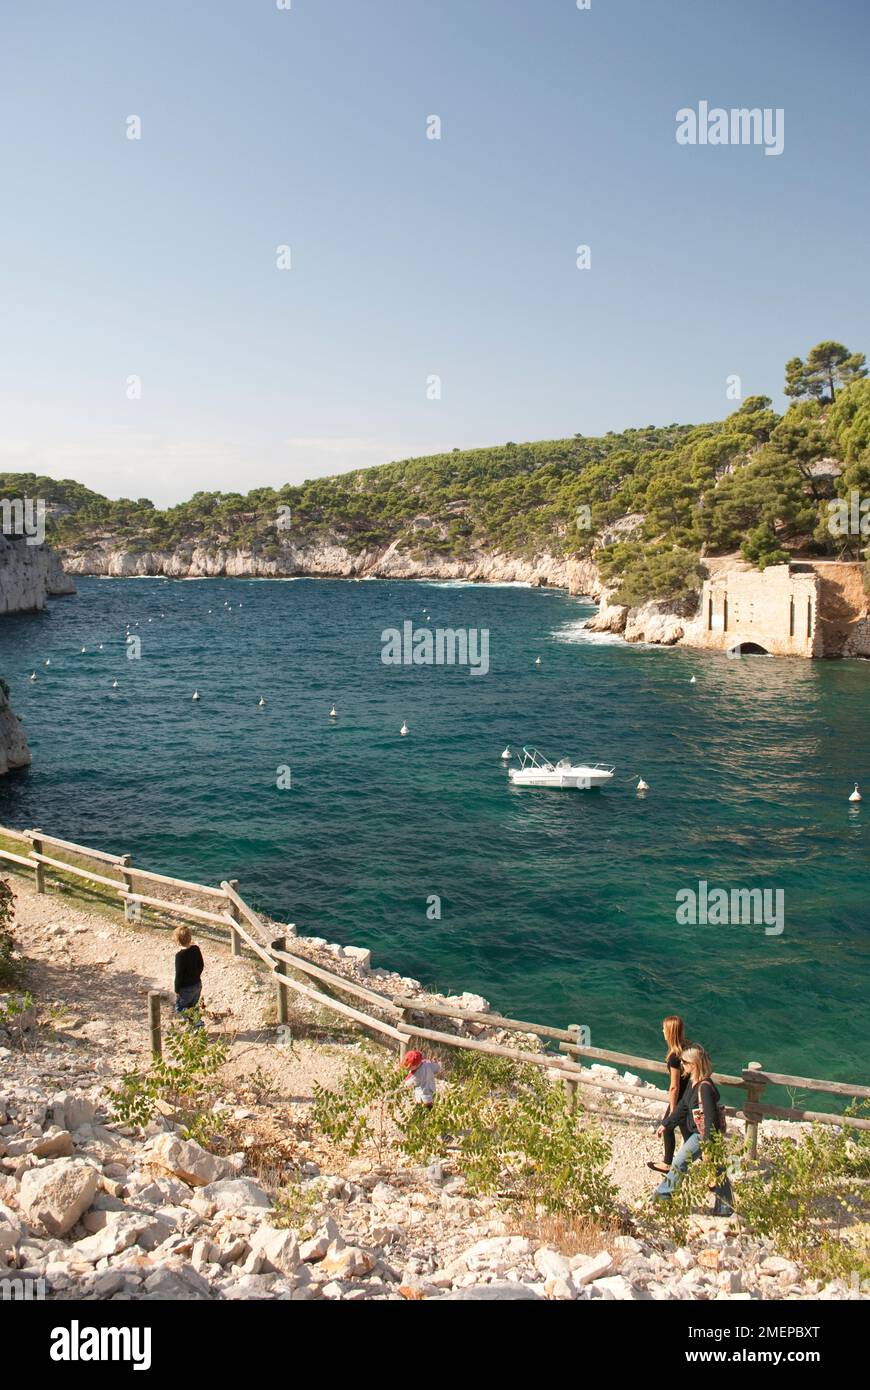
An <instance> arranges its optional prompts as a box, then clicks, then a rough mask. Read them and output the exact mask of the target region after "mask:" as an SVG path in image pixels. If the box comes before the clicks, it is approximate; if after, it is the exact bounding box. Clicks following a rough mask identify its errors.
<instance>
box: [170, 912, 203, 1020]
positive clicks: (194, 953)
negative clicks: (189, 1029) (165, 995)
mask: <svg viewBox="0 0 870 1390" xmlns="http://www.w3.org/2000/svg"><path fill="white" fill-rule="evenodd" d="M175 941H176V944H177V945H178V946H180V947H181V949H180V950H179V951H177V952H176V954H175V1012H176V1013H177V1014H183V1013H184V1012H185V1010H186V1009H195V1008H196V1006H197V1004H198V1003H199V1000H200V996H201V994H202V972H203V970H204V968H205V962H204V961H203V958H202V951H201V950H200V949H199V947H198V946H197V945H196V943H195V942H194V940H193V936H192V935H191V931H190V927H176V929H175Z"/></svg>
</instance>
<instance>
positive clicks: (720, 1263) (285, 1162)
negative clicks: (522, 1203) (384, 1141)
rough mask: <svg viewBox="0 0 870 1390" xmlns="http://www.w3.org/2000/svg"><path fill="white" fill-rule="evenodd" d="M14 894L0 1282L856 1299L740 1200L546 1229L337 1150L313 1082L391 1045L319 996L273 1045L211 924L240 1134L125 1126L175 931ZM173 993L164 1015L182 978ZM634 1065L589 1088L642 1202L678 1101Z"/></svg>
mask: <svg viewBox="0 0 870 1390" xmlns="http://www.w3.org/2000/svg"><path fill="white" fill-rule="evenodd" d="M16 890H17V892H18V928H17V933H18V938H19V941H20V943H21V946H22V949H23V953H24V955H25V956H26V958H27V961H28V978H27V986H28V988H29V989H30V990H31V992H32V993H33V995H34V998H35V999H36V1001H37V1009H36V1014H37V1017H34V1018H25V1019H24V1020H19V1023H15V1022H13V1024H12V1025H11V1026H10V1027H9V1028H8V1029H7V1030H6V1032H5V1034H4V1033H3V1031H2V1030H0V1068H2V1070H0V1281H2V1279H3V1278H4V1277H5V1278H6V1279H7V1280H12V1281H15V1280H19V1281H22V1284H21V1287H22V1288H23V1287H24V1286H25V1285H24V1281H34V1287H35V1288H36V1293H35V1294H33V1295H32V1296H39V1292H40V1291H43V1292H44V1293H45V1296H47V1297H54V1298H58V1299H68V1298H83V1297H84V1298H96V1299H131V1298H135V1299H139V1298H145V1299H149V1298H154V1299H163V1298H172V1299H178V1298H181V1299H215V1298H219V1299H237V1298H269V1299H296V1300H300V1299H312V1298H325V1299H345V1300H352V1301H355V1300H359V1299H393V1300H397V1299H406V1300H407V1299H410V1300H418V1299H433V1298H434V1299H510V1298H527V1299H535V1298H539V1299H541V1298H542V1299H557V1300H564V1299H577V1300H589V1299H602V1298H603V1299H614V1298H615V1299H668V1298H678V1299H695V1298H700V1299H711V1298H714V1299H758V1298H786V1297H787V1298H798V1299H799V1298H820V1297H821V1298H843V1297H847V1296H857V1295H856V1294H854V1293H852V1294H850V1291H849V1290H848V1289H847V1288H846V1287H845V1286H844V1285H840V1284H831V1285H828V1286H827V1287H825V1288H822V1287H821V1286H820V1285H819V1284H818V1282H814V1281H808V1280H805V1279H803V1278H802V1277H801V1275H800V1272H799V1270H798V1269H797V1268H796V1266H795V1265H793V1264H791V1263H790V1262H789V1261H787V1260H784V1259H782V1258H781V1257H779V1256H778V1255H776V1254H774V1253H773V1252H772V1250H771V1248H770V1247H769V1246H768V1245H766V1244H765V1243H764V1242H763V1241H759V1240H756V1239H754V1238H750V1237H749V1236H747V1235H746V1234H745V1233H744V1232H743V1231H742V1230H741V1226H740V1222H739V1220H738V1219H737V1218H727V1219H726V1218H716V1217H711V1216H706V1215H703V1214H699V1215H697V1216H695V1217H693V1219H692V1226H691V1230H690V1235H689V1239H688V1242H687V1244H686V1245H685V1246H682V1247H678V1248H677V1247H674V1246H673V1245H671V1244H669V1243H668V1242H667V1241H664V1240H658V1239H657V1240H656V1241H655V1242H650V1241H646V1240H644V1241H641V1240H638V1239H636V1238H635V1237H634V1236H632V1235H628V1234H624V1233H623V1234H619V1233H618V1232H617V1231H616V1230H614V1231H612V1232H602V1231H597V1230H594V1229H589V1230H581V1229H577V1228H576V1227H575V1228H572V1227H571V1226H570V1225H568V1226H564V1227H559V1226H558V1225H556V1224H554V1223H550V1224H548V1223H547V1222H533V1223H532V1224H531V1225H529V1224H528V1223H523V1222H520V1221H518V1219H517V1218H516V1216H514V1215H513V1214H512V1213H511V1212H510V1210H509V1209H508V1208H506V1207H505V1206H504V1205H503V1204H500V1203H499V1202H498V1201H497V1200H496V1199H494V1198H483V1199H482V1198H479V1197H473V1196H471V1195H469V1194H468V1193H467V1192H466V1190H465V1183H464V1180H463V1178H462V1177H461V1175H459V1174H458V1173H457V1172H456V1171H455V1170H454V1169H453V1168H452V1166H451V1162H450V1157H449V1154H446V1155H445V1158H444V1160H443V1161H439V1162H436V1163H433V1164H432V1165H431V1166H430V1167H428V1168H420V1167H409V1166H407V1165H405V1164H403V1162H402V1161H401V1160H400V1159H399V1158H397V1157H395V1156H389V1155H388V1156H385V1157H384V1158H383V1160H382V1161H380V1162H379V1161H378V1159H377V1156H376V1155H371V1154H370V1155H367V1156H363V1157H360V1158H357V1159H348V1158H347V1157H346V1156H344V1155H342V1154H341V1153H339V1152H338V1151H335V1150H331V1149H330V1147H329V1146H328V1145H327V1144H325V1143H324V1141H323V1140H322V1139H321V1138H319V1137H318V1135H317V1134H316V1133H314V1132H313V1130H312V1127H311V1125H310V1123H309V1120H310V1107H311V1099H312V1089H313V1086H314V1084H315V1082H318V1081H319V1082H320V1083H321V1084H325V1085H331V1084H334V1083H335V1082H336V1081H337V1080H338V1079H339V1078H340V1076H341V1075H342V1074H343V1072H344V1071H345V1069H346V1068H347V1066H348V1065H349V1064H352V1062H353V1059H354V1058H355V1057H358V1056H359V1055H360V1054H361V1053H371V1052H372V1051H375V1050H376V1047H375V1044H373V1043H372V1042H370V1041H369V1040H368V1039H367V1038H364V1037H362V1036H361V1035H360V1034H359V1033H357V1032H354V1031H351V1030H350V1029H344V1028H342V1027H341V1025H340V1024H336V1022H335V1020H336V1015H334V1014H332V1015H329V1014H328V1013H327V1012H325V1011H324V1010H321V1009H319V1007H318V1006H317V1005H316V1004H311V1005H310V1006H309V1005H308V1003H305V1004H304V1005H301V1006H300V1007H299V1010H298V1013H294V1015H293V1019H292V1031H293V1043H292V1046H290V1047H282V1046H280V1045H278V1043H279V1039H278V1037H277V1034H276V1028H275V1025H274V1023H271V1022H270V1018H271V1017H272V1016H273V1015H272V1008H273V1002H272V990H271V988H270V986H269V985H268V983H267V981H266V980H265V978H264V977H263V976H262V975H261V974H260V972H259V971H258V970H257V968H256V967H255V965H254V964H253V963H252V962H251V961H249V960H247V959H241V960H239V959H234V958H233V957H232V956H231V955H230V953H229V951H228V950H226V949H225V948H224V947H223V946H219V945H218V944H216V943H212V942H209V941H204V942H203V943H202V944H203V947H204V953H205V956H206V962H207V974H206V980H207V1003H206V1007H207V1019H208V1023H209V1027H210V1029H212V1030H215V1031H220V1032H222V1033H224V1035H225V1036H226V1039H227V1042H228V1044H229V1060H228V1062H227V1064H226V1065H225V1067H224V1068H223V1069H222V1073H221V1099H220V1100H219V1101H218V1102H217V1107H218V1109H219V1110H220V1112H221V1118H222V1120H223V1132H224V1135H225V1138H226V1140H227V1141H228V1142H226V1143H225V1145H224V1147H225V1148H226V1149H227V1152H226V1153H225V1154H223V1155H217V1154H213V1153H208V1152H206V1151H205V1150H204V1149H202V1148H201V1147H200V1146H199V1145H198V1144H196V1143H194V1142H193V1141H185V1140H183V1139H182V1138H181V1136H180V1134H179V1133H178V1132H177V1131H176V1130H175V1129H174V1128H173V1125H172V1122H171V1118H168V1117H161V1119H160V1120H159V1122H153V1123H152V1124H151V1125H150V1126H149V1127H148V1129H147V1130H146V1131H145V1132H141V1131H140V1130H138V1129H132V1128H124V1127H123V1126H122V1125H121V1124H120V1123H119V1122H118V1121H117V1120H116V1119H115V1118H113V1113H112V1109H111V1097H110V1092H111V1088H112V1087H113V1086H114V1085H115V1084H116V1083H117V1081H118V1079H119V1077H120V1075H121V1073H122V1072H123V1071H124V1070H125V1069H128V1068H131V1067H134V1066H142V1065H144V1064H145V1063H147V1059H148V1032H147V1014H146V995H147V991H148V990H149V989H153V988H161V987H162V988H164V989H166V986H167V983H171V964H172V956H173V953H174V949H175V947H174V942H173V941H172V938H171V935H170V933H169V932H168V931H159V930H157V929H156V928H155V927H150V926H145V925H139V926H136V925H129V924H125V923H123V922H122V921H121V920H119V919H117V918H112V917H110V916H109V915H107V914H106V913H104V912H103V911H98V910H91V911H87V910H84V909H83V908H82V907H81V905H80V903H78V902H77V901H74V900H69V899H67V900H64V899H63V898H61V897H58V896H55V895H53V894H50V895H46V896H44V897H39V896H38V895H36V894H35V893H34V892H33V890H32V889H31V888H30V887H29V886H26V885H21V887H20V888H19V887H18V885H16ZM297 944H298V945H299V947H300V949H304V950H305V952H306V953H307V954H310V955H311V956H312V957H314V958H323V959H328V960H330V961H331V964H332V967H333V968H337V969H339V970H347V971H348V972H353V973H355V974H358V975H359V974H362V975H365V976H367V978H368V979H369V981H370V983H371V984H372V986H373V987H377V988H378V989H379V990H381V991H383V992H385V993H402V994H407V993H418V994H419V995H420V997H421V1001H423V1000H424V998H425V996H423V993H422V991H421V989H420V986H419V983H418V982H417V981H413V980H407V979H402V978H401V977H399V976H395V975H392V974H390V973H389V972H386V971H372V970H371V966H370V962H369V960H368V958H367V956H368V953H367V952H364V951H358V952H356V953H352V954H350V955H348V954H346V953H345V952H343V951H342V948H340V947H335V946H332V947H331V946H330V945H329V943H326V942H316V941H315V942H311V941H300V942H298V943H297ZM466 1000H467V1007H469V1008H470V1009H474V1010H477V1009H479V1008H480V1006H481V1005H485V1001H483V1000H479V999H476V998H475V997H474V996H467V997H466ZM52 1001H57V1003H56V1004H54V1005H52ZM0 1004H2V1000H0ZM164 1007H165V1019H164V1024H165V1025H166V1024H168V1022H169V1013H168V1010H169V995H168V993H167V1003H166V1005H165V1006H164ZM21 1022H23V1023H24V1025H25V1026H24V1027H23V1028H22V1027H20V1026H19V1024H20V1023H21ZM462 1027H463V1028H465V1029H466V1030H467V1031H469V1032H471V1031H478V1032H479V1031H480V1025H475V1024H470V1023H469V1024H463V1025H462ZM524 1043H525V1044H526V1045H527V1044H528V1039H525V1040H524ZM629 1084H630V1085H631V1086H632V1089H631V1091H630V1092H629V1093H626V1094H624V1095H623V1094H619V1095H617V1096H616V1101H615V1103H614V1102H612V1101H610V1102H609V1101H608V1100H607V1099H606V1098H605V1095H606V1093H604V1092H601V1091H595V1090H593V1089H592V1088H591V1087H590V1088H588V1090H587V1091H585V1093H584V1097H585V1099H587V1100H588V1101H589V1103H590V1105H591V1106H592V1107H593V1108H595V1109H597V1110H598V1111H600V1112H602V1113H601V1114H600V1116H599V1120H600V1123H601V1124H602V1125H603V1126H604V1127H605V1129H606V1130H607V1132H608V1135H609V1137H610V1138H611V1139H612V1141H613V1146H614V1161H613V1165H612V1172H613V1176H614V1177H615V1179H616V1181H617V1183H618V1184H619V1186H620V1189H621V1192H622V1195H623V1198H624V1200H625V1203H626V1210H627V1212H628V1213H629V1214H630V1209H631V1205H632V1203H634V1202H638V1201H644V1200H646V1198H647V1195H648V1193H649V1190H650V1187H651V1186H652V1182H653V1176H652V1174H650V1173H649V1172H648V1170H647V1169H646V1167H645V1162H646V1159H647V1158H649V1157H657V1156H658V1142H657V1141H656V1140H655V1138H654V1135H653V1133H652V1127H653V1124H654V1122H655V1120H656V1119H657V1117H658V1115H659V1114H660V1112H661V1099H660V1097H659V1095H658V1093H656V1092H655V1091H653V1090H652V1088H647V1087H645V1086H644V1084H643V1083H641V1082H640V1081H639V1079H637V1080H636V1084H634V1085H632V1083H631V1082H629ZM288 1194H289V1196H288ZM276 1223H278V1224H276ZM4 1262H5V1268H3V1265H4ZM39 1281H43V1282H42V1283H41V1284H40V1283H39ZM11 1287H12V1288H13V1289H14V1287H15V1286H14V1283H13V1285H12V1286H11Z"/></svg>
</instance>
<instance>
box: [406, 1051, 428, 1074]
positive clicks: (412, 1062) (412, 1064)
mask: <svg viewBox="0 0 870 1390" xmlns="http://www.w3.org/2000/svg"><path fill="white" fill-rule="evenodd" d="M402 1060H403V1062H404V1064H405V1066H406V1067H407V1068H408V1071H416V1070H417V1068H418V1067H419V1065H420V1063H421V1062H422V1060H423V1054H422V1052H406V1053H405V1056H404V1057H403V1059H402Z"/></svg>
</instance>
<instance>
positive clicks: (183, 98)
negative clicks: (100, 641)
mask: <svg viewBox="0 0 870 1390" xmlns="http://www.w3.org/2000/svg"><path fill="white" fill-rule="evenodd" d="M868 38H870V8H868V6H867V5H866V3H865V0H826V2H825V4H824V5H819V4H817V3H810V0H730V3H723V2H722V0H719V2H718V3H713V0H692V3H690V4H687V3H685V0H683V2H682V3H671V2H670V0H662V3H654V2H653V0H592V3H591V9H590V10H588V11H580V10H578V9H577V8H576V3H575V0H368V2H367V3H360V0H292V7H291V9H290V10H279V9H278V8H277V5H276V3H275V0H183V3H179V0H148V3H147V4H146V3H140V4H118V3H117V0H83V3H80V4H76V5H71V4H69V3H61V2H60V0H41V3H40V4H38V5H34V4H31V5H17V6H15V5H13V4H11V3H7V4H6V5H4V6H3V7H2V9H0V53H2V57H0V64H2V69H0V78H2V80H0V176H2V187H3V191H4V195H5V196H4V204H5V215H4V217H3V219H2V226H0V243H2V254H0V283H2V290H0V294H2V319H3V331H2V335H0V409H2V418H3V429H2V431H0V468H10V469H12V468H14V469H33V470H35V471H40V472H47V473H49V474H51V475H53V476H57V477H62V476H69V477H75V478H78V479H79V480H80V481H82V482H85V483H87V484H89V485H90V486H93V487H96V488H98V489H99V490H100V491H103V492H106V493H108V494H109V495H112V496H120V495H133V496H150V497H152V498H153V499H154V500H155V501H157V502H159V503H166V502H171V501H176V500H180V499H182V498H184V497H187V496H189V495H190V494H191V493H193V492H194V491H196V490H197V489H200V488H223V489H240V490H243V491H244V490H247V489H248V488H249V487H254V486H258V485H261V484H266V483H270V484H279V483H281V482H285V481H299V480H301V479H302V478H305V477H311V476H314V475H316V474H322V473H333V472H339V471H343V470H344V469H347V468H352V467H359V466H364V465H368V464H374V463H380V462H385V461H387V460H389V459H392V458H401V457H405V456H408V455H412V454H423V453H429V452H433V451H436V450H441V449H450V448H452V447H454V446H461V447H468V446H472V445H476V444H491V443H500V442H504V441H506V440H508V439H513V440H524V439H537V438H554V437H560V436H564V435H571V434H574V433H577V432H580V433H583V434H596V433H602V432H605V431H606V430H609V429H614V430H619V429H622V428H624V427H626V426H630V425H644V424H650V423H660V424H667V423H669V422H671V421H674V420H679V421H692V420H703V419H715V418H720V417H721V416H722V415H724V414H725V413H727V412H728V410H730V409H733V403H732V402H729V401H728V400H726V396H725V389H726V378H727V377H728V376H729V375H730V374H737V375H739V376H740V378H741V382H742V387H743V392H744V394H746V395H748V394H752V393H755V392H759V391H761V392H765V393H767V394H771V395H773V396H774V399H775V400H776V401H777V403H778V404H780V405H781V404H782V397H781V395H780V391H781V385H782V366H783V363H784V362H785V360H786V359H787V358H788V357H790V356H793V355H795V354H800V355H803V354H804V353H805V352H806V350H807V349H808V348H809V347H810V346H812V344H813V343H815V342H817V341H818V340H819V339H821V338H828V337H833V338H836V339H839V340H840V341H843V342H845V343H846V344H847V346H849V347H850V348H852V349H853V350H865V349H866V350H868V352H870V332H868V322H870V315H868V309H870V276H868V274H867V268H866V246H867V227H868V225H870V192H868V180H867V176H866V174H867V149H868V119H867V114H866V109H865V101H864V94H865V92H866V71H867V62H868V47H870V45H868ZM701 100H707V101H709V102H710V103H711V104H712V105H719V106H723V107H726V108H730V107H734V106H760V107H773V108H776V107H781V108H783V110H784V112H785V148H784V152H783V153H782V155H780V156H779V157H768V156H765V154H764V151H763V149H761V148H760V147H757V146H748V147H746V146H737V147H712V146H707V147H706V148H702V147H681V146H680V145H678V144H677V143H676V140H675V128H676V121H675V116H676V112H677V110H678V109H679V108H681V107H686V106H697V104H698V102H699V101H701ZM433 114H434V115H438V116H439V117H440V118H441V121H442V138H441V140H440V141H434V140H428V139H427V138H426V122H427V117H429V116H430V115H433ZM130 115H138V116H139V117H140V118H141V122H142V138H141V139H140V140H138V141H133V140H129V139H127V136H126V122H127V118H128V116H130ZM579 243H585V244H588V245H589V246H590V247H591V259H592V265H591V269H589V270H585V271H579V270H578V269H577V268H576V265H575V248H576V246H577V245H578V244H579ZM280 245H289V246H290V248H291V257H292V268H291V269H290V270H279V269H278V268H277V267H276V248H277V247H278V246H280ZM134 375H135V376H138V377H139V378H140V379H141V393H142V394H141V399H138V400H129V399H128V398H127V379H128V377H131V376H134ZM432 375H438V376H439V377H440V378H441V391H442V394H441V399H440V400H430V399H427V391H426V384H427V378H428V377H430V376H432Z"/></svg>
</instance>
